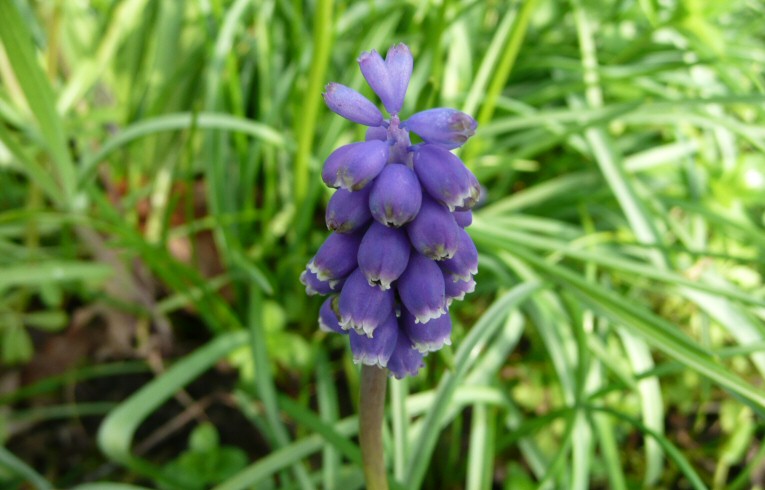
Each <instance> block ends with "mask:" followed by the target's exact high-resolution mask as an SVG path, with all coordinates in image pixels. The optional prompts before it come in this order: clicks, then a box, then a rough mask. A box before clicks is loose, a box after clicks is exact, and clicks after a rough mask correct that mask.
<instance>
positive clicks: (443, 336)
mask: <svg viewBox="0 0 765 490" xmlns="http://www.w3.org/2000/svg"><path fill="white" fill-rule="evenodd" d="M400 323H401V325H402V327H403V329H404V332H406V335H407V336H408V337H409V340H411V341H412V344H413V345H414V348H415V349H417V350H418V351H420V352H422V353H423V354H424V353H428V352H435V351H437V350H439V349H440V348H441V347H443V346H444V345H451V343H452V342H451V335H452V318H451V317H450V316H449V315H441V316H440V317H438V318H434V319H433V320H430V321H429V322H427V323H417V322H416V320H415V317H414V316H413V315H412V314H411V313H409V312H408V311H406V309H405V310H403V311H402V312H401V319H400Z"/></svg>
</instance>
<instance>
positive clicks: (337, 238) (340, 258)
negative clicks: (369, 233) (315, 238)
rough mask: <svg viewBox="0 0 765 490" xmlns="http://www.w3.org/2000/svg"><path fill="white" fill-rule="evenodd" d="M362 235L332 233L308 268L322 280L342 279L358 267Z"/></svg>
mask: <svg viewBox="0 0 765 490" xmlns="http://www.w3.org/2000/svg"><path fill="white" fill-rule="evenodd" d="M360 244H361V236H360V235H358V234H354V235H347V234H342V233H332V234H331V235H329V236H328V237H327V239H326V240H324V243H323V244H322V245H321V247H319V251H318V252H316V255H314V257H313V259H311V261H310V262H308V270H309V271H311V272H313V273H314V274H316V277H318V278H319V279H320V280H322V281H329V280H332V279H341V278H343V277H345V276H347V275H348V274H350V273H351V271H353V269H355V268H356V254H357V253H358V252H359V245H360Z"/></svg>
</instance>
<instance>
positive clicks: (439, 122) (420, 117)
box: [401, 108, 478, 149]
mask: <svg viewBox="0 0 765 490" xmlns="http://www.w3.org/2000/svg"><path fill="white" fill-rule="evenodd" d="M477 126H478V123H476V122H475V119H473V118H472V117H470V116H468V115H467V114H465V113H464V112H461V111H458V110H457V109H447V108H438V109H428V110H427V111H422V112H418V113H417V114H415V115H413V116H412V117H410V118H409V119H407V120H406V121H404V122H403V123H401V127H404V128H406V129H408V130H409V131H411V132H413V133H417V134H418V135H419V136H420V137H421V138H422V139H423V140H424V141H425V142H426V143H433V144H436V145H440V146H442V147H444V148H446V149H453V148H458V147H460V146H462V145H463V144H464V143H465V142H466V141H467V140H468V138H470V137H471V136H473V135H474V134H475V128H476V127H477Z"/></svg>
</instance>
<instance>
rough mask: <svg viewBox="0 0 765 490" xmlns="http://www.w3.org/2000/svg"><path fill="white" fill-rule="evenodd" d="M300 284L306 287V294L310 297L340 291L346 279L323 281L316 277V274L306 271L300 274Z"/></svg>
mask: <svg viewBox="0 0 765 490" xmlns="http://www.w3.org/2000/svg"><path fill="white" fill-rule="evenodd" d="M300 282H301V283H302V284H303V286H305V293H306V294H307V295H308V296H314V295H316V294H321V295H324V294H329V293H336V292H338V291H340V289H342V287H343V284H344V283H345V278H344V277H343V278H341V279H330V280H326V281H322V280H321V279H319V278H318V277H316V274H314V273H313V272H311V271H310V270H308V269H306V270H304V271H303V272H302V273H301V274H300Z"/></svg>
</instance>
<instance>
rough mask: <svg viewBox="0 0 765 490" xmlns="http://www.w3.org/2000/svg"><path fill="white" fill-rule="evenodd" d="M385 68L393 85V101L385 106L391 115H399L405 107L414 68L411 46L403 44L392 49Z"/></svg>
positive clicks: (386, 56) (387, 55)
mask: <svg viewBox="0 0 765 490" xmlns="http://www.w3.org/2000/svg"><path fill="white" fill-rule="evenodd" d="M385 66H387V67H388V79H389V80H390V85H391V99H390V100H389V101H388V103H386V104H385V108H386V109H387V110H388V112H390V113H391V114H398V113H399V111H401V108H402V107H403V106H404V96H405V95H406V89H407V88H408V87H409V79H410V78H411V77H412V68H413V66H414V59H413V58H412V52H411V51H409V46H407V45H406V44H403V43H402V44H397V45H395V46H393V47H391V48H390V49H389V50H388V53H387V54H386V55H385Z"/></svg>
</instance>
